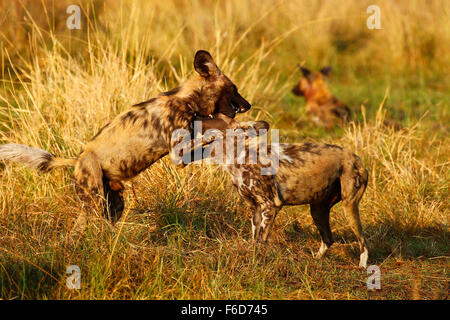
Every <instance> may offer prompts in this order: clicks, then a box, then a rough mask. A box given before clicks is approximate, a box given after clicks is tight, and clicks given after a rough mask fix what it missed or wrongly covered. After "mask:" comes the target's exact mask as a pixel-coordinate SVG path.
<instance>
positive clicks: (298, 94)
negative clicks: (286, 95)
mask: <svg viewBox="0 0 450 320" xmlns="http://www.w3.org/2000/svg"><path fill="white" fill-rule="evenodd" d="M291 92H292V93H293V94H295V95H297V96H301V95H302V93H301V91H300V90H299V89H298V86H295V87H293V88H292V90H291Z"/></svg>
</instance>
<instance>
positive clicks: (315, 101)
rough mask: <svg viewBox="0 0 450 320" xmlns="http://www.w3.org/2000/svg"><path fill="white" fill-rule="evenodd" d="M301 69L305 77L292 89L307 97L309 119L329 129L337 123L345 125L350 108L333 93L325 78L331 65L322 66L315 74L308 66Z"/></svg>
mask: <svg viewBox="0 0 450 320" xmlns="http://www.w3.org/2000/svg"><path fill="white" fill-rule="evenodd" d="M300 69H301V71H302V73H303V78H301V79H300V82H299V83H298V85H296V86H295V87H294V88H293V89H292V93H294V94H295V95H298V96H304V97H305V99H306V114H307V116H308V118H309V120H310V121H312V122H313V123H315V124H316V125H320V126H324V127H325V128H327V129H331V128H333V127H334V126H335V124H339V125H340V126H343V125H344V124H345V123H346V122H347V121H348V120H350V116H351V114H350V109H349V108H348V107H347V106H346V105H345V104H344V103H343V102H341V101H339V100H338V99H337V98H336V97H335V96H333V94H331V92H330V91H329V90H328V87H327V85H326V83H325V78H327V77H328V76H329V75H330V73H331V67H325V68H322V69H321V70H320V71H319V72H316V73H314V74H313V73H311V71H309V70H308V69H306V68H303V67H300Z"/></svg>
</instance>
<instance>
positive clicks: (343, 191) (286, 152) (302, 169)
mask: <svg viewBox="0 0 450 320" xmlns="http://www.w3.org/2000/svg"><path fill="white" fill-rule="evenodd" d="M214 143H219V141H216V142H214ZM247 144H248V146H249V147H252V144H250V143H249V142H248V141H247ZM277 146H278V148H271V146H270V145H269V146H268V151H267V156H268V157H271V158H272V157H274V156H275V157H278V159H279V166H278V170H277V171H276V173H275V174H273V175H262V174H261V168H262V167H263V166H262V163H268V161H267V160H268V158H267V159H260V160H259V161H258V163H257V164H250V163H249V162H248V159H247V162H246V163H245V164H236V162H235V164H231V165H227V164H223V167H224V168H225V169H226V170H227V171H228V172H229V173H230V175H231V177H232V181H233V184H234V185H235V187H236V188H237V190H238V191H239V194H240V195H241V196H242V197H243V198H244V199H245V201H246V203H247V204H248V205H249V206H250V208H251V211H252V212H253V218H252V229H253V239H254V240H256V241H262V242H265V241H266V240H267V237H268V235H269V232H270V230H271V228H272V225H273V223H274V220H275V217H276V216H277V214H278V212H279V211H280V210H281V208H282V206H284V205H302V204H309V205H310V208H311V215H312V217H313V220H314V223H315V225H316V226H317V228H318V229H319V232H320V235H321V238H322V244H321V247H320V249H319V251H318V253H317V255H316V257H318V258H320V257H322V256H323V255H324V254H325V253H326V251H327V250H328V248H329V247H330V246H331V245H332V244H333V241H334V240H333V236H332V233H331V229H330V223H329V218H330V209H331V208H332V207H333V206H334V205H335V204H336V203H338V202H340V201H342V207H343V209H344V212H345V214H346V216H347V219H348V222H349V224H350V227H351V228H352V230H353V232H354V233H355V235H356V237H357V239H358V243H359V246H360V250H361V256H360V266H361V267H366V266H367V259H368V249H367V243H366V240H365V238H364V235H363V231H362V227H361V221H360V218H359V211H358V205H359V202H360V200H361V197H362V196H363V194H364V191H365V188H366V186H367V181H368V173H367V170H366V169H365V168H364V167H363V165H362V162H361V160H360V158H359V157H358V156H356V155H355V154H353V153H352V152H350V151H348V150H345V149H343V148H341V147H339V146H335V145H330V144H324V143H310V142H306V143H299V144H279V145H277ZM253 148H258V145H253ZM247 150H248V149H247ZM247 153H248V151H247ZM237 157H239V155H236V158H237ZM272 159H273V158H272Z"/></svg>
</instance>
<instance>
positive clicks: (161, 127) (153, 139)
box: [0, 50, 251, 228]
mask: <svg viewBox="0 0 450 320" xmlns="http://www.w3.org/2000/svg"><path fill="white" fill-rule="evenodd" d="M194 69H195V70H196V71H197V73H198V75H196V76H194V77H192V78H191V79H189V80H188V81H186V82H185V83H184V84H183V85H181V86H180V87H177V88H175V89H172V90H170V91H168V92H165V93H162V94H160V95H159V96H157V97H155V98H152V99H150V100H148V101H145V102H141V103H138V104H136V105H134V106H132V107H131V108H130V109H128V110H126V111H125V112H123V113H121V114H119V115H118V116H116V117H115V118H114V119H113V120H112V121H111V122H109V123H108V124H106V125H105V126H104V127H103V128H102V129H101V130H100V132H98V133H97V134H96V135H95V136H94V137H93V138H92V140H91V141H90V142H89V143H88V144H87V145H86V146H85V149H84V151H83V152H82V153H81V154H80V155H79V156H78V158H76V159H64V158H60V157H57V156H54V155H53V154H51V153H49V152H47V151H44V150H41V149H37V148H30V147H27V146H24V145H20V144H14V143H11V144H5V145H1V146H0V160H11V161H15V162H23V163H26V164H27V165H29V166H30V167H33V168H36V169H39V170H41V171H43V172H48V171H51V170H53V169H55V168H58V167H70V166H72V167H75V170H74V173H73V180H74V185H75V189H76V191H77V194H78V195H79V197H80V200H81V201H82V203H83V204H84V205H85V206H86V205H87V204H88V205H87V206H88V207H91V206H92V205H96V206H100V208H103V209H104V212H105V214H106V216H107V217H108V218H109V219H111V220H112V221H113V222H114V221H117V220H118V219H119V218H120V216H121V214H122V212H123V210H124V200H123V191H124V185H123V183H122V182H123V181H125V180H128V179H131V178H133V177H135V176H136V175H138V174H139V173H140V172H142V171H144V170H145V169H147V168H148V167H149V166H150V165H152V164H153V163H154V162H155V161H157V160H158V159H160V158H162V157H164V156H165V155H167V154H168V153H169V152H171V150H172V149H173V148H174V146H175V145H176V144H177V143H178V142H179V141H175V140H173V139H172V132H173V131H174V130H176V129H186V130H189V131H191V130H192V123H193V121H194V120H195V119H196V117H203V119H205V123H206V124H205V125H206V126H207V125H208V123H209V124H210V125H213V124H214V122H211V121H210V120H209V117H210V116H211V115H212V114H214V113H217V112H220V113H221V114H224V115H226V116H227V117H229V118H234V117H235V115H236V113H239V112H245V111H247V110H248V109H250V107H251V105H250V103H249V102H247V101H246V100H245V99H244V98H243V97H242V96H241V95H240V94H239V93H238V90H237V87H236V86H235V85H234V84H233V82H232V81H231V80H230V79H229V78H228V77H227V76H225V75H224V74H223V73H222V72H221V71H220V69H219V68H218V67H217V65H216V63H215V62H214V60H213V58H212V57H211V55H210V54H209V53H208V52H207V51H203V50H200V51H198V52H197V53H196V55H195V58H194ZM205 143H207V142H205ZM92 200H93V201H94V202H92ZM84 223H85V213H84V212H81V213H80V216H79V218H78V221H77V224H79V225H81V226H80V227H81V228H83V225H84Z"/></svg>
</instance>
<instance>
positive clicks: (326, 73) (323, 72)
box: [320, 66, 332, 77]
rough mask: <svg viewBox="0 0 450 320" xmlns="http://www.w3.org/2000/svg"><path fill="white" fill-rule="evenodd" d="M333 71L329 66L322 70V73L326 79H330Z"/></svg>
mask: <svg viewBox="0 0 450 320" xmlns="http://www.w3.org/2000/svg"><path fill="white" fill-rule="evenodd" d="M331 70H332V68H331V66H328V67H325V68H322V69H320V73H321V74H323V75H324V76H325V77H328V76H330V74H331Z"/></svg>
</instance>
